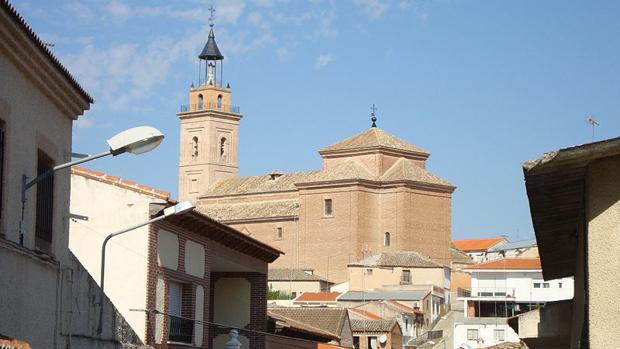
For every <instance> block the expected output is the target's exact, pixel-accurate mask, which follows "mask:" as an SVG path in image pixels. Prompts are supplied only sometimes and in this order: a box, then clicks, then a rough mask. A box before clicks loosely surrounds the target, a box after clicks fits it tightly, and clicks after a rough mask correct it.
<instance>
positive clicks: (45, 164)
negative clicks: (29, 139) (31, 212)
mask: <svg viewBox="0 0 620 349" xmlns="http://www.w3.org/2000/svg"><path fill="white" fill-rule="evenodd" d="M53 167H54V162H53V161H52V159H51V158H50V157H49V156H47V155H46V154H45V153H43V152H42V151H39V154H38V160H37V176H38V175H41V174H43V173H45V172H47V171H49V170H51V169H52V168H53ZM53 217H54V175H50V176H47V177H46V178H44V179H43V180H41V181H40V182H39V183H37V214H36V223H35V237H36V239H35V240H36V242H35V243H36V247H37V248H39V249H40V250H43V251H46V252H51V247H52V238H53V227H54V220H53Z"/></svg>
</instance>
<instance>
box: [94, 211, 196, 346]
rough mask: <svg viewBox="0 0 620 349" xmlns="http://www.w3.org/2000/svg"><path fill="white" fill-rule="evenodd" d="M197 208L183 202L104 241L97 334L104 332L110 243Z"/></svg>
mask: <svg viewBox="0 0 620 349" xmlns="http://www.w3.org/2000/svg"><path fill="white" fill-rule="evenodd" d="M195 207H196V206H194V204H192V203H191V202H189V201H182V202H179V203H178V204H176V205H174V206H170V207H166V208H165V209H164V213H163V214H162V215H161V216H157V217H155V218H153V219H150V220H148V221H146V222H142V223H139V224H136V225H134V226H131V227H129V228H125V229H122V230H119V231H117V232H114V233H112V234H110V235H108V236H106V238H105V240H103V245H102V246H101V275H100V277H99V282H100V285H99V286H100V290H101V296H100V297H101V299H100V300H99V302H100V308H99V326H98V328H97V333H98V334H101V333H102V332H103V296H104V294H105V292H104V290H103V287H104V284H105V250H106V246H107V245H108V241H110V239H111V238H113V237H115V236H118V235H121V234H125V233H127V232H130V231H132V230H134V229H138V228H140V227H143V226H145V225H148V224H151V223H155V222H158V221H161V220H162V219H166V218H168V217H170V216H174V215H178V214H182V213H185V212H187V211H191V210H193V209H194V208H195Z"/></svg>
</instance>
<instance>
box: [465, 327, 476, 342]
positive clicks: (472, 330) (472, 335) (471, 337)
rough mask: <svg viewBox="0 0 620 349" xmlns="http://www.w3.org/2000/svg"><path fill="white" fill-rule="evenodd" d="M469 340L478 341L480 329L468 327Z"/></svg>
mask: <svg viewBox="0 0 620 349" xmlns="http://www.w3.org/2000/svg"><path fill="white" fill-rule="evenodd" d="M467 340H468V341H476V340H478V329H475V328H468V329H467Z"/></svg>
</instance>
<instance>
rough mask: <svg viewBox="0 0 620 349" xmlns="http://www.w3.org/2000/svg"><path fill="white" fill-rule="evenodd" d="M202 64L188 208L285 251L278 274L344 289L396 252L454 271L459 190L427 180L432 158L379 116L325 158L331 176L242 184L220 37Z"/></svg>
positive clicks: (182, 191) (187, 117)
mask: <svg viewBox="0 0 620 349" xmlns="http://www.w3.org/2000/svg"><path fill="white" fill-rule="evenodd" d="M198 57H199V65H200V67H199V71H200V72H199V81H198V86H192V87H191V88H190V90H189V104H188V105H186V106H183V107H182V108H181V112H179V113H178V114H177V115H178V117H179V120H180V147H179V153H180V154H179V200H191V201H192V202H194V203H195V204H196V206H197V208H198V209H199V210H200V211H201V212H202V213H205V214H207V215H208V216H210V217H212V218H214V219H217V220H219V221H220V222H222V223H224V224H227V225H229V226H232V227H234V228H235V229H237V230H240V231H242V232H244V233H246V234H248V235H250V236H252V237H254V238H256V239H258V240H260V241H263V242H265V243H267V244H269V245H271V246H273V247H276V248H278V249H280V250H281V251H283V252H284V253H285V254H284V255H283V256H281V257H280V258H279V259H278V260H276V261H275V262H274V263H272V265H271V267H272V268H293V269H312V270H314V273H316V274H319V275H321V276H323V277H326V278H328V279H329V280H330V281H334V282H336V283H339V282H344V281H347V265H348V264H349V263H352V262H355V261H358V260H360V259H363V258H366V257H370V256H372V255H376V254H379V253H381V252H387V251H416V252H419V253H421V254H423V255H426V256H429V257H430V258H432V259H433V260H435V261H436V262H439V263H441V264H444V265H449V263H450V232H451V201H452V193H453V192H454V190H455V188H456V187H455V186H454V185H453V184H451V183H449V182H447V181H445V180H443V179H442V178H440V177H438V176H436V175H434V174H432V173H430V172H429V171H427V170H426V160H427V159H428V157H429V156H430V153H429V152H428V151H426V150H424V149H422V148H420V147H418V146H415V145H413V144H411V143H409V142H406V141H404V140H402V139H400V138H398V137H396V136H395V135H393V134H391V133H389V132H387V131H385V130H382V129H380V128H378V127H376V124H375V121H376V118H375V117H374V113H373V115H372V117H373V123H372V126H371V127H370V128H369V129H368V130H366V131H364V132H362V133H360V134H357V135H353V136H351V137H349V138H346V139H344V140H342V141H340V142H338V143H335V144H332V145H328V146H326V147H325V148H323V149H322V150H320V151H319V155H320V156H321V157H322V159H323V166H322V168H321V169H318V170H315V171H305V172H292V173H282V172H278V171H272V172H271V173H268V174H264V175H256V176H248V177H241V176H239V175H238V169H239V160H238V159H239V157H238V153H239V126H240V124H241V119H242V115H241V114H240V112H239V108H237V107H235V106H233V105H232V104H231V95H232V91H231V89H230V86H226V87H224V86H223V84H222V81H223V79H222V71H223V60H224V56H223V55H222V53H221V52H220V50H219V48H218V46H217V44H216V41H215V34H214V32H213V27H212V28H211V31H210V32H209V37H208V41H207V43H206V45H205V46H204V49H203V50H202V52H201V53H200V55H199V56H198ZM203 72H204V74H203Z"/></svg>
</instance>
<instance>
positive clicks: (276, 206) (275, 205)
mask: <svg viewBox="0 0 620 349" xmlns="http://www.w3.org/2000/svg"><path fill="white" fill-rule="evenodd" d="M298 202H299V201H297V200H278V201H267V202H244V203H238V204H207V203H204V202H199V204H198V208H197V209H198V211H200V212H202V213H204V214H206V215H207V216H209V217H212V218H214V219H217V220H220V221H233V220H238V219H256V218H279V217H296V216H298V215H299V205H297V204H298Z"/></svg>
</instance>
